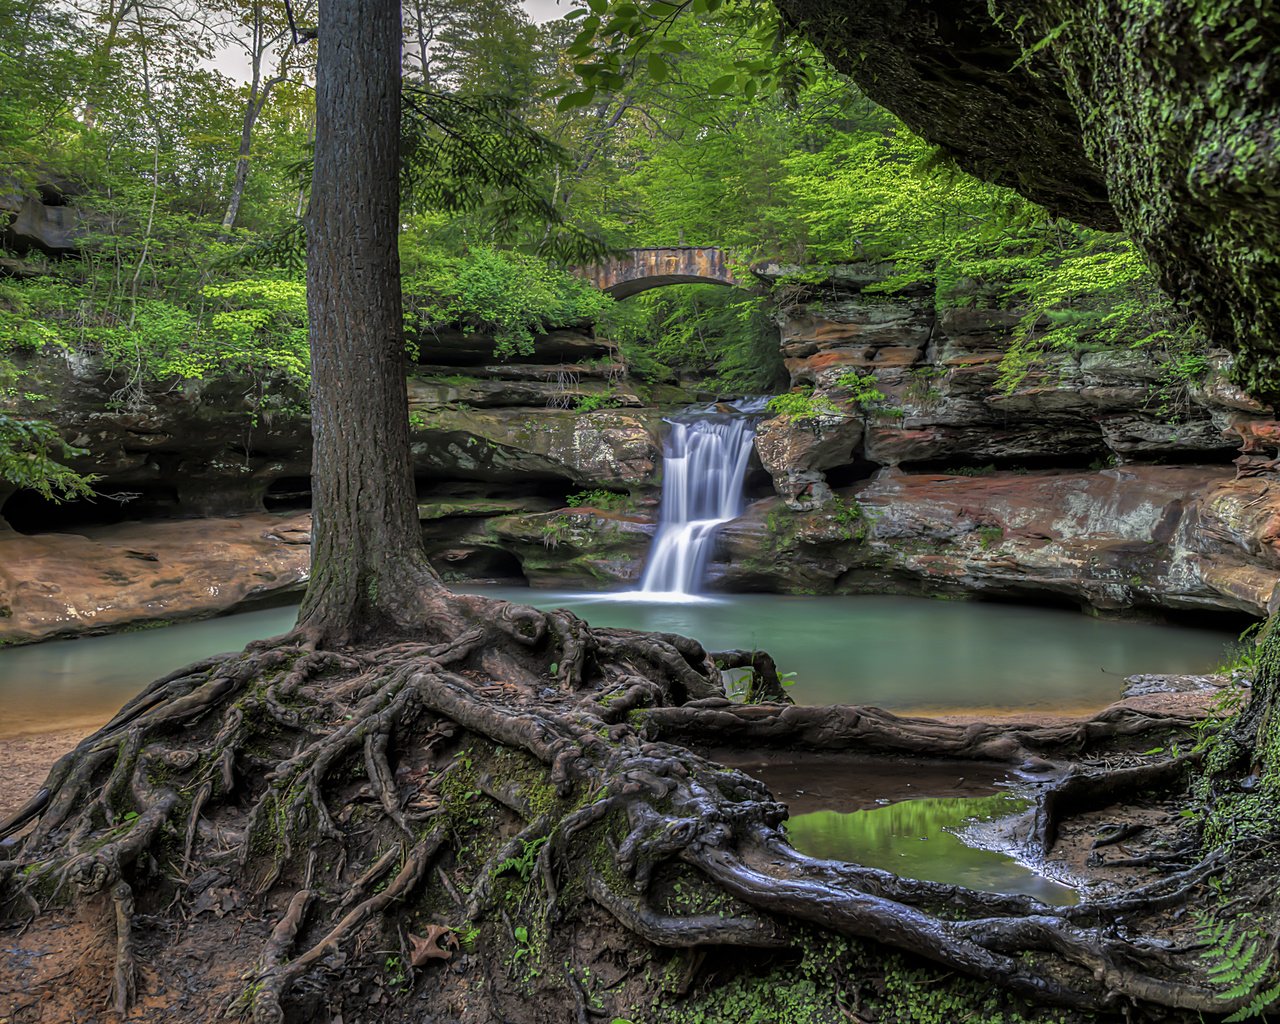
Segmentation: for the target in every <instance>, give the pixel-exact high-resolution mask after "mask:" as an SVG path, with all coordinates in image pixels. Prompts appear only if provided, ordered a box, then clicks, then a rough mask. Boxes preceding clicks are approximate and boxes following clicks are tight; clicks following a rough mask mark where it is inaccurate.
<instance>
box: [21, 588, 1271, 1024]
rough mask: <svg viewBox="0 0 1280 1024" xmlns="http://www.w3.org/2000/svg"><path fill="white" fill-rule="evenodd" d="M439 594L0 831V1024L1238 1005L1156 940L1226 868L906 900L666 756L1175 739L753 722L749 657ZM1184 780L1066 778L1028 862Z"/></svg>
mask: <svg viewBox="0 0 1280 1024" xmlns="http://www.w3.org/2000/svg"><path fill="white" fill-rule="evenodd" d="M450 600H451V604H450V605H449V606H448V608H447V609H442V610H441V615H440V616H439V618H438V619H436V620H435V621H437V622H438V623H444V625H443V626H440V627H438V628H442V629H446V630H447V631H448V633H449V634H450V635H436V636H431V637H427V638H425V639H422V640H408V639H399V640H397V641H395V642H389V643H384V644H382V645H380V646H376V647H368V648H361V649H350V650H343V651H326V650H314V649H309V648H308V647H307V646H306V645H304V644H298V643H295V642H293V640H292V639H291V638H288V637H286V638H281V639H280V640H278V641H276V642H270V643H265V644H260V645H256V646H255V647H253V648H251V649H249V650H247V651H246V652H244V653H242V654H237V655H228V656H224V657H221V658H214V659H208V660H206V661H203V662H199V663H197V664H195V665H192V666H189V667H188V668H186V669H184V670H182V671H180V672H177V673H174V674H172V675H170V676H168V677H166V678H164V679H161V680H158V681H156V682H155V683H153V684H152V685H151V686H150V687H148V688H147V689H146V690H145V691H144V692H143V693H142V694H140V695H139V696H138V697H137V698H135V699H134V700H133V701H131V702H130V703H129V704H128V705H127V706H126V707H125V708H123V709H122V710H121V711H120V713H119V714H118V715H117V716H116V717H115V719H113V720H112V721H111V722H110V723H108V725H106V726H105V727H104V728H103V729H101V730H99V732H97V733H96V734H94V735H93V736H91V737H89V738H88V739H86V740H85V741H84V742H83V743H81V744H80V745H79V746H78V747H77V748H76V750H74V751H73V752H71V753H69V754H68V755H66V756H65V757H63V758H62V759H61V760H60V761H59V762H58V763H57V765H56V766H55V767H54V769H53V771H52V772H51V774H50V777H49V780H48V782H47V784H46V786H45V788H44V789H42V790H41V792H40V793H39V794H37V796H36V797H35V798H34V799H33V800H32V801H31V802H30V803H29V804H28V805H27V806H26V807H24V808H23V809H22V810H21V811H20V812H19V813H18V814H17V815H16V816H15V818H14V819H12V820H11V821H10V822H9V823H8V824H6V825H4V826H2V827H0V833H2V835H3V837H7V838H4V845H3V846H0V858H3V859H0V886H2V887H3V889H2V892H0V895H2V898H3V904H0V922H3V923H2V924H0V927H3V928H4V929H5V931H4V932H2V933H0V934H3V935H4V938H5V942H4V946H5V949H4V950H3V951H2V952H0V960H7V961H8V963H7V965H6V967H5V971H4V972H2V973H7V974H8V975H10V976H12V977H13V978H14V979H15V981H14V983H12V984H11V985H10V986H9V988H8V989H7V990H6V989H5V988H4V987H3V986H2V985H0V1016H2V1015H3V1014H4V1013H5V1012H7V1013H8V1014H9V1016H10V1018H11V1019H12V1020H13V1021H14V1022H15V1024H16V1022H19V1021H43V1020H60V1019H72V1018H71V1017H66V1016H65V1011H66V1009H67V1004H66V1000H67V999H70V998H79V999H95V1000H102V1001H103V1002H105V1003H106V1004H107V1005H109V1006H111V1007H112V1008H113V1011H114V1013H115V1014H116V1015H117V1016H120V1017H128V1016H129V1015H130V1014H131V1013H133V1012H135V1010H134V1008H136V1007H140V1008H141V1009H138V1010H136V1012H137V1013H141V1014H142V1015H143V1016H144V1017H145V1018H146V1019H157V1020H184V1021H185V1020H191V1021H196V1020H200V1021H204V1020H209V1019H211V1013H210V1011H209V1008H210V1007H213V1006H216V1007H218V1008H219V1009H220V1012H222V1013H223V1014H226V1015H227V1016H229V1017H231V1018H236V1017H243V1018H250V1019H252V1020H254V1021H255V1022H257V1024H269V1022H281V1021H295V1020H298V1021H300V1020H311V1019H333V1017H335V1016H340V1017H342V1019H344V1020H348V1021H349V1020H361V1021H382V1020H386V1021H399V1020H409V1019H414V1020H417V1019H421V1018H422V1016H423V1014H425V1013H435V1014H438V1015H440V1016H441V1019H445V1020H460V1021H465V1022H476V1024H478V1022H485V1021H503V1020H513V1021H514V1020H520V1021H548V1022H551V1021H556V1022H559V1021H563V1020H572V1019H576V1020H578V1021H590V1020H597V1019H600V1020H611V1019H613V1018H615V1017H617V1018H623V1019H635V1020H637V1021H639V1020H662V1019H664V1018H665V1019H673V1020H677V1019H688V1020H696V1019H697V1016H696V1014H697V1012H698V1010H697V1007H698V1006H699V1005H703V1004H705V1003H706V1002H707V1001H708V1000H710V1001H711V1004H714V1000H715V999H716V998H718V997H719V996H718V995H717V994H718V993H719V994H721V995H724V996H725V998H729V997H730V996H732V998H734V999H747V1000H748V1001H749V1000H751V999H757V1000H759V1001H760V1004H759V1005H760V1006H767V1005H770V1004H769V1000H771V999H772V1000H776V999H778V998H781V996H779V992H778V991H776V990H775V991H764V990H763V989H762V988H761V987H760V982H761V979H762V978H764V977H766V975H768V972H769V971H770V970H783V971H787V970H791V971H793V972H794V973H795V976H796V977H803V978H804V979H805V981H806V984H807V985H808V987H807V988H806V989H805V990H804V993H805V994H804V999H806V1000H809V1003H810V1004H811V1005H810V1010H811V1011H812V1012H811V1013H810V1014H809V1015H808V1017H807V1018H806V1019H810V1020H815V1021H824V1020H833V1021H834V1020H855V1021H859V1020H870V1019H880V1020H884V1019H888V1020H892V1019H895V1017H894V1014H895V1013H898V1012H899V1010H895V1009H894V1007H895V1006H899V1004H901V1005H905V1004H902V1003H901V1001H902V999H906V998H908V997H907V996H903V995H902V994H901V993H898V995H895V994H894V992H895V989H894V987H893V985H892V984H891V983H890V982H891V980H892V977H893V976H905V975H904V974H903V972H910V971H912V970H916V969H918V968H919V966H920V965H923V964H932V965H934V967H933V968H931V970H934V972H935V974H938V970H937V969H938V968H942V969H944V970H942V971H941V973H940V974H938V976H939V977H941V978H944V979H947V980H946V981H945V982H944V983H943V987H944V988H946V989H947V991H953V992H954V993H955V998H956V999H959V1000H964V999H970V1000H973V1001H975V1002H974V1005H979V1004H981V1005H988V1004H990V1005H998V1006H1000V1007H1003V1008H1005V1009H1010V1011H1011V1012H1012V1011H1013V1010H1018V1012H1021V1013H1022V1014H1023V1015H1024V1016H1034V1015H1035V1014H1036V1013H1038V1012H1051V1013H1054V1014H1064V1013H1065V1014H1066V1015H1068V1016H1076V1017H1088V1016H1098V1015H1101V1016H1104V1017H1106V1016H1109V1015H1111V1014H1117V1015H1120V1014H1124V1015H1130V1016H1132V1015H1133V1014H1137V1016H1138V1017H1143V1016H1146V1017H1149V1018H1150V1019H1172V1018H1175V1017H1177V1016H1179V1015H1185V1016H1187V1017H1188V1019H1194V1017H1195V1015H1197V1014H1200V1013H1209V1014H1220V1013H1225V1012H1230V1011H1231V1010H1232V1009H1234V1008H1236V1007H1239V1006H1242V1005H1244V1003H1245V1002H1246V1001H1247V1000H1248V998H1249V997H1250V996H1251V995H1252V994H1253V993H1252V992H1240V993H1236V994H1234V995H1229V996H1225V997H1224V990H1225V989H1226V986H1224V985H1222V984H1220V983H1217V981H1218V980H1219V979H1215V977H1214V976H1213V974H1212V973H1210V972H1209V971H1208V970H1207V969H1206V967H1205V965H1204V964H1203V963H1202V960H1203V958H1202V957H1200V956H1199V955H1198V953H1197V950H1196V949H1195V948H1194V947H1193V946H1188V945H1186V944H1185V943H1183V944H1180V943H1179V942H1177V941H1175V940H1173V939H1171V938H1168V937H1164V936H1162V935H1161V932H1160V929H1159V927H1158V924H1159V922H1160V921H1162V920H1164V919H1165V918H1166V917H1167V915H1168V914H1169V913H1170V911H1171V909H1172V908H1177V907H1180V906H1183V905H1186V904H1187V903H1188V902H1189V901H1192V900H1196V899H1200V898H1201V897H1202V896H1204V895H1205V894H1206V893H1207V892H1208V891H1209V890H1208V889H1207V888H1206V886H1208V885H1209V884H1211V883H1212V881H1213V880H1214V878H1215V877H1216V876H1217V875H1218V874H1219V873H1220V872H1221V871H1222V870H1223V866H1224V858H1223V856H1222V855H1221V854H1220V853H1214V854H1210V855H1208V856H1205V857H1203V858H1192V863H1188V864H1182V865H1179V867H1178V870H1171V871H1168V872H1166V873H1165V874H1162V875H1159V876H1157V877H1155V878H1154V880H1153V881H1152V882H1151V883H1150V884H1149V885H1147V886H1145V887H1143V888H1141V889H1139V890H1137V891H1133V892H1130V893H1127V894H1124V895H1120V896H1115V897H1113V898H1110V899H1107V900H1103V901H1095V902H1086V903H1083V904H1080V905H1077V906H1073V907H1048V906H1044V905H1042V904H1039V903H1037V902H1036V901H1035V900H1032V899H1030V898H1029V897H1015V896H998V895H992V894H986V893H978V892H973V891H970V890H966V889H962V888H960V887H957V886H950V885H940V884H935V883H928V882H920V881H913V880H908V879H901V878H898V877H897V876H894V875H892V874H889V873H887V872H883V871H878V870H873V869H870V868H864V867H859V866H856V865H851V864H843V863H836V862H830V861H819V860H813V859H810V858H808V857H805V856H802V855H801V854H799V853H797V852H796V851H795V850H793V849H792V848H791V847H790V846H789V845H788V844H787V842H786V839H785V835H784V833H783V832H782V831H781V830H780V826H781V825H782V823H783V821H784V820H785V818H786V813H787V812H786V808H785V806H783V805H782V804H780V803H778V802H777V801H775V800H774V799H773V797H772V796H771V794H770V793H769V792H768V790H767V789H766V788H765V787H764V786H763V785H762V784H761V783H759V782H757V781H756V780H754V779H752V778H750V777H749V776H747V775H745V774H743V773H742V772H739V771H734V770H730V769H726V768H724V767H722V766H721V765H719V764H716V763H714V762H712V761H710V760H708V759H707V758H705V757H703V756H701V755H699V754H698V753H696V752H694V751H693V750H692V749H690V748H689V747H688V746H685V745H682V744H681V743H679V742H676V741H684V742H689V741H695V742H703V743H714V744H715V745H717V746H720V747H724V746H740V747H748V748H755V747H758V746H759V745H761V744H785V745H787V746H793V747H807V748H810V749H848V748H851V747H852V748H856V749H857V750H859V751H861V752H865V753H872V754H875V753H886V752H895V753H903V752H907V753H912V752H914V753H918V754H922V755H928V756H933V757H937V756H947V757H953V758H960V759H970V760H998V761H1003V762H1006V763H1010V762H1011V763H1018V762H1019V761H1021V760H1022V759H1024V758H1026V757H1028V756H1031V755H1034V756H1035V757H1037V758H1040V759H1049V760H1051V761H1054V762H1056V763H1058V764H1060V765H1063V766H1065V764H1066V763H1067V762H1068V761H1070V760H1071V759H1074V758H1077V757H1079V756H1080V755H1081V754H1082V753H1085V754H1096V753H1099V752H1104V751H1108V750H1113V749H1115V748H1116V747H1117V746H1124V747H1127V749H1135V747H1134V744H1135V743H1136V744H1138V746H1137V747H1136V749H1142V746H1141V744H1142V743H1144V742H1149V741H1148V740H1147V739H1146V738H1147V737H1151V736H1158V737H1159V738H1160V739H1161V740H1163V739H1164V738H1165V737H1166V736H1167V735H1168V733H1169V731H1170V729H1171V728H1172V729H1185V728H1186V727H1187V726H1188V725H1189V724H1190V720H1189V719H1186V718H1180V717H1177V716H1172V717H1171V716H1159V715H1154V714H1146V715H1144V714H1142V713H1138V712H1132V711H1124V712H1110V713H1107V714H1103V715H1099V716H1097V717H1095V718H1094V719H1091V720H1089V721H1087V722H1083V723H1078V724H1075V725H1071V726H1055V727H1036V726H1019V725H1012V726H1010V725H1004V726H994V725H968V726H954V725H945V724H942V723H938V722H933V721H930V720H927V719H908V718H899V717H896V716H893V715H890V714H888V713H886V712H882V711H878V710H876V709H850V708H834V709H819V708H799V707H794V706H789V705H786V704H783V703H772V704H762V705H757V706H747V707H744V706H741V705H735V704H732V703H731V702H729V701H728V700H727V699H726V698H725V696H724V689H723V686H722V683H721V668H723V667H725V666H729V667H742V668H744V669H746V670H748V671H750V672H752V673H753V679H754V682H753V689H754V690H755V691H756V692H757V695H758V696H762V697H774V698H777V697H779V695H780V693H781V691H780V689H779V688H778V686H777V676H776V672H775V671H774V669H773V665H772V662H771V661H769V660H768V659H767V658H761V657H760V656H759V655H758V654H755V653H747V652H722V653H720V654H717V655H713V654H709V653H708V652H706V651H705V650H704V649H703V648H702V647H701V646H700V645H699V644H697V643H696V642H694V641H692V640H689V639H687V638H684V637H678V636H674V635H669V634H646V633H635V632H630V631H625V630H615V629H592V628H590V627H588V626H587V625H586V624H585V623H584V622H582V621H581V620H578V619H576V618H575V617H574V616H572V615H571V614H569V613H568V612H564V611H556V612H551V613H543V612H539V611H535V610H534V609H531V608H526V607H523V606H518V605H510V604H507V603H505V602H493V601H487V600H485V599H481V598H451V599H450ZM1193 760H1194V759H1187V758H1183V759H1181V760H1178V761H1172V760H1156V761H1153V760H1152V759H1150V758H1148V759H1146V762H1145V763H1144V765H1143V766H1139V767H1129V768H1128V769H1126V770H1127V771H1128V772H1129V774H1128V775H1127V776H1124V775H1117V774H1116V770H1115V769H1111V768H1099V769H1097V770H1085V769H1081V768H1076V769H1074V770H1072V771H1069V772H1064V774H1063V775H1062V781H1061V782H1059V783H1057V784H1055V785H1053V786H1050V787H1048V788H1047V794H1048V795H1047V796H1046V797H1045V798H1043V799H1042V801H1041V805H1040V807H1041V811H1040V814H1039V816H1038V818H1037V821H1036V835H1034V836H1033V837H1032V841H1033V842H1039V843H1041V844H1042V845H1043V844H1047V843H1048V842H1050V841H1051V839H1052V836H1053V832H1054V830H1055V829H1056V827H1057V825H1058V822H1059V818H1060V817H1061V816H1062V815H1065V814H1068V813H1075V812H1077V811H1079V810H1080V809H1081V808H1087V807H1090V806H1099V805H1103V806H1105V805H1106V804H1108V803H1111V802H1114V800H1115V799H1116V797H1117V796H1118V795H1123V794H1124V793H1129V792H1132V791H1133V790H1134V789H1135V788H1141V787H1144V786H1146V787H1150V786H1170V785H1177V784H1179V782H1180V780H1181V779H1182V777H1183V776H1184V775H1185V774H1186V773H1187V772H1188V771H1189V770H1190V769H1191V767H1192V763H1191V762H1192V761H1193ZM1129 761H1133V759H1132V758H1130V759H1129ZM1118 780H1119V784H1118ZM59 943H62V945H61V946H59V945H58V944H59ZM54 947H58V948H59V949H60V950H61V952H58V953H51V952H49V950H50V949H53V948H54ZM193 964H194V965H201V966H200V969H198V970H197V969H193ZM895 972H896V974H895ZM949 972H954V973H949ZM68 979H70V983H69V982H68ZM992 983H994V985H995V987H994V988H992V987H991V986H992ZM753 986H756V988H753ZM935 988H936V984H935ZM22 993H27V995H26V996H23V995H22ZM69 993H76V995H75V996H72V995H69ZM752 993H754V994H752ZM787 998H791V997H790V996H788V997H787ZM894 999H898V1000H899V1002H898V1003H894ZM4 1000H11V1001H13V1004H14V1005H13V1006H12V1007H11V1008H6V1007H5V1006H4ZM983 1000H985V1001H986V1003H983ZM992 1000H995V1002H994V1003H992V1002H991V1001H992ZM700 1001H701V1002H700ZM1018 1008H1020V1009H1018ZM1035 1008H1039V1009H1035ZM1046 1008H1053V1009H1052V1010H1049V1009H1046ZM899 1009H900V1006H899ZM903 1012H905V1011H903ZM60 1013H62V1014H64V1017H59V1014H60ZM321 1013H328V1014H330V1017H328V1018H326V1017H323V1016H317V1015H319V1014H321ZM708 1019H717V1018H708ZM761 1019H773V1018H771V1017H767V1016H766V1017H762V1018H761ZM779 1019H782V1018H781V1017H779ZM896 1019H909V1018H908V1017H902V1016H899V1017H898V1018H896Z"/></svg>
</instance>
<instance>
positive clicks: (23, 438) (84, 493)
mask: <svg viewBox="0 0 1280 1024" xmlns="http://www.w3.org/2000/svg"><path fill="white" fill-rule="evenodd" d="M84 454H85V450H84V449H83V448H73V447H72V446H71V445H69V444H67V443H66V441H64V440H63V439H62V437H61V436H60V435H59V434H58V431H57V429H56V428H55V427H54V426H53V425H52V424H50V423H46V422H44V421H43V420H24V419H18V418H16V417H13V416H9V415H7V414H6V413H2V412H0V479H3V480H5V481H7V482H8V483H10V484H13V485H14V486H16V487H22V488H29V489H31V490H33V491H35V492H36V493H37V494H39V495H41V496H42V497H44V498H47V499H50V500H55V501H69V500H70V499H72V498H88V497H92V495H93V488H92V486H91V484H92V483H93V481H94V479H95V478H94V477H92V476H84V475H83V474H80V473H77V472H75V471H74V470H72V469H70V468H69V467H67V466H65V465H63V464H62V463H61V462H59V461H58V460H59V459H70V458H74V457H75V456H77V455H84Z"/></svg>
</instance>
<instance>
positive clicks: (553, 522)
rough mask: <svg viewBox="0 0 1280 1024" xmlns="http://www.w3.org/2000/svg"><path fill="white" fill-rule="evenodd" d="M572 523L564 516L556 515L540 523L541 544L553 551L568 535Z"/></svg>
mask: <svg viewBox="0 0 1280 1024" xmlns="http://www.w3.org/2000/svg"><path fill="white" fill-rule="evenodd" d="M572 528H573V524H572V523H571V522H570V521H569V520H568V518H566V517H565V516H556V517H555V518H554V519H548V520H547V521H546V522H545V523H543V524H542V546H543V547H544V548H546V549H547V550H548V551H554V550H555V549H556V548H558V547H559V546H560V544H561V542H562V541H563V540H564V539H565V538H566V537H567V536H568V534H569V531H570V530H571V529H572Z"/></svg>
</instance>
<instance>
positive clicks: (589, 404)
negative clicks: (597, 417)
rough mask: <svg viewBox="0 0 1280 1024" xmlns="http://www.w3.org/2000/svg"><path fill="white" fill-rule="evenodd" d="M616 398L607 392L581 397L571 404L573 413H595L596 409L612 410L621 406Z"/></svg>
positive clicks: (610, 392)
mask: <svg viewBox="0 0 1280 1024" xmlns="http://www.w3.org/2000/svg"><path fill="white" fill-rule="evenodd" d="M621 404H622V403H621V401H620V400H619V399H618V396H617V395H616V394H614V393H613V391H609V392H608V393H606V394H600V395H582V396H580V397H579V398H578V400H577V401H575V402H574V403H573V410H574V412H595V411H596V410H598V409H614V408H617V407H618V406H619V405H621Z"/></svg>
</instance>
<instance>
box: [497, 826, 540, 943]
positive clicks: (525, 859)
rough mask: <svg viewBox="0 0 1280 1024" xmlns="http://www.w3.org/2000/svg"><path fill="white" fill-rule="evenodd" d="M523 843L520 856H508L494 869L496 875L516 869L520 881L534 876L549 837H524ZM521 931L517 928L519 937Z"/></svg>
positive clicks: (517, 936)
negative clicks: (539, 857)
mask: <svg viewBox="0 0 1280 1024" xmlns="http://www.w3.org/2000/svg"><path fill="white" fill-rule="evenodd" d="M521 843H522V845H523V847H524V849H523V851H522V852H521V854H520V856H518V857H508V858H507V859H506V860H504V861H503V862H502V863H501V864H499V865H498V866H497V867H496V868H494V869H493V873H494V874H495V875H502V874H505V873H506V872H508V871H514V872H515V873H516V874H518V875H519V876H520V881H522V882H527V881H529V879H530V877H532V875H533V868H534V863H535V862H536V861H537V859H538V851H539V850H541V849H542V848H543V847H544V846H546V845H547V837H546V836H542V837H540V838H538V839H534V840H532V841H529V840H524V839H522V840H521ZM519 931H520V929H517V930H516V932H517V934H516V938H517V939H519V938H520V937H521V936H520V934H519ZM527 937H528V933H527V932H526V934H525V938H526V939H527Z"/></svg>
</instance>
